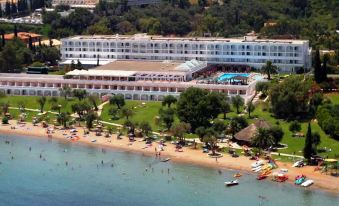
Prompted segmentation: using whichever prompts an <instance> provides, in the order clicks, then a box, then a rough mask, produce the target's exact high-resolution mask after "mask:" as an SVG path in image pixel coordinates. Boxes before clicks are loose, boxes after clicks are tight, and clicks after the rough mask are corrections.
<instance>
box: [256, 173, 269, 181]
mask: <svg viewBox="0 0 339 206" xmlns="http://www.w3.org/2000/svg"><path fill="white" fill-rule="evenodd" d="M267 177H268V175H263V174H261V175H258V176H257V180H263V179H266V178H267Z"/></svg>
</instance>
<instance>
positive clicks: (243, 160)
mask: <svg viewBox="0 0 339 206" xmlns="http://www.w3.org/2000/svg"><path fill="white" fill-rule="evenodd" d="M10 123H11V124H9V125H1V126H0V132H1V134H2V135H19V136H24V137H33V138H46V139H48V137H47V134H46V128H42V127H41V126H33V125H32V124H31V123H26V124H25V126H23V127H22V126H19V125H17V124H16V121H10ZM12 126H16V129H11V127H12ZM76 129H77V130H78V134H79V135H78V136H79V137H80V139H79V140H78V141H76V142H72V141H70V140H69V139H67V138H66V137H65V135H63V132H64V131H69V130H55V131H54V133H53V134H52V139H57V140H61V141H65V142H69V143H76V144H80V145H87V146H93V147H102V148H107V149H117V150H120V151H124V152H133V153H137V154H142V155H147V156H155V148H156V147H157V146H158V144H157V143H155V142H154V143H153V144H152V146H151V147H148V148H145V142H144V141H139V139H138V138H136V141H135V142H133V143H130V142H129V140H128V138H126V137H123V139H120V140H118V139H117V138H116V135H115V134H113V135H112V136H111V137H110V138H105V137H104V136H95V134H94V133H93V132H91V133H90V135H87V137H83V135H81V133H83V131H82V130H83V128H82V127H76ZM67 134H69V132H67ZM92 140H96V142H92ZM166 145H167V146H166V147H165V151H162V152H161V159H163V158H167V157H169V158H171V161H174V162H178V163H183V164H193V165H197V166H202V167H209V168H215V169H225V170H235V171H237V170H239V171H241V172H243V173H246V174H247V173H248V174H253V175H254V176H255V175H256V174H257V173H254V172H252V171H251V166H250V165H251V163H253V162H254V161H253V160H249V159H248V158H247V157H244V156H240V157H238V158H233V157H231V156H229V155H227V154H223V156H222V157H221V158H218V159H215V158H211V157H208V156H207V154H206V153H203V152H202V151H201V150H199V149H193V148H188V147H184V148H183V150H184V152H176V151H175V146H174V145H173V144H171V143H168V142H167V143H166ZM277 164H278V166H279V168H278V169H275V170H273V171H272V172H274V171H278V170H280V169H281V168H286V169H288V173H287V175H288V176H289V179H288V181H287V182H288V183H289V184H293V182H294V181H293V179H294V177H295V176H297V175H299V174H304V175H306V176H307V177H308V178H310V179H313V180H314V182H315V183H314V185H312V186H311V187H310V188H303V189H306V190H316V189H320V190H322V191H324V192H327V193H330V194H332V195H335V196H339V181H338V178H337V177H333V176H330V175H325V174H321V173H320V172H319V171H316V172H315V171H314V166H306V167H303V168H293V167H292V164H291V163H287V162H280V161H277ZM232 178H233V177H232ZM264 181H267V180H264ZM277 184H283V183H277ZM300 189H301V188H300Z"/></svg>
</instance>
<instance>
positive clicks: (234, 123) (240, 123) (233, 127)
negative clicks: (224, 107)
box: [228, 117, 248, 138]
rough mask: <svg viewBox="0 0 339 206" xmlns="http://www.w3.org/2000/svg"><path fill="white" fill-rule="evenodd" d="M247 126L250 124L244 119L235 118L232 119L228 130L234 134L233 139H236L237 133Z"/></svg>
mask: <svg viewBox="0 0 339 206" xmlns="http://www.w3.org/2000/svg"><path fill="white" fill-rule="evenodd" d="M247 126H248V123H247V121H246V119H245V118H244V117H234V118H232V119H231V121H230V123H229V125H228V130H229V132H230V133H231V134H232V138H234V135H235V133H237V132H239V131H240V130H242V129H243V128H245V127H247Z"/></svg>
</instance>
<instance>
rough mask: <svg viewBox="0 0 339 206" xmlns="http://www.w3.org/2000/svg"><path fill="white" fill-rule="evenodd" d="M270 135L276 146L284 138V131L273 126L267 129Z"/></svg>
mask: <svg viewBox="0 0 339 206" xmlns="http://www.w3.org/2000/svg"><path fill="white" fill-rule="evenodd" d="M269 132H270V134H271V135H272V137H273V139H274V144H275V145H278V144H279V142H280V141H281V140H282V138H283V137H284V131H283V130H282V128H281V127H279V126H273V127H271V128H270V129H269Z"/></svg>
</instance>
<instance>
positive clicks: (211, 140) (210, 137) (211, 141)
mask: <svg viewBox="0 0 339 206" xmlns="http://www.w3.org/2000/svg"><path fill="white" fill-rule="evenodd" d="M216 135H217V132H216V131H215V130H214V129H207V130H206V134H205V136H204V138H203V142H205V144H206V145H208V146H209V147H210V149H211V151H212V155H213V156H214V155H215V154H216V153H215V150H216V149H217V143H218V140H217V138H216Z"/></svg>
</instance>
